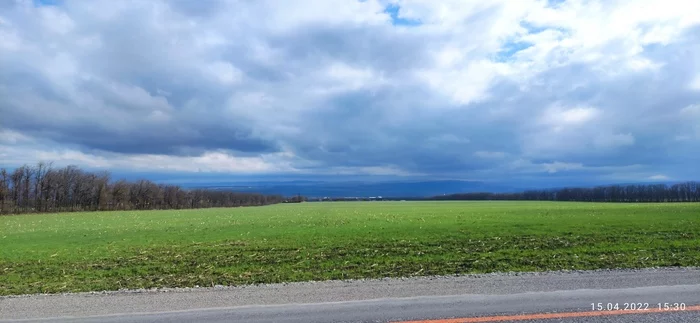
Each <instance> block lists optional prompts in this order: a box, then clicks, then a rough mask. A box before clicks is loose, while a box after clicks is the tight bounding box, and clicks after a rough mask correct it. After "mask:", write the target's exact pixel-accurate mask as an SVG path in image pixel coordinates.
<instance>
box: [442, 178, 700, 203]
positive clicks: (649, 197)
mask: <svg viewBox="0 0 700 323" xmlns="http://www.w3.org/2000/svg"><path fill="white" fill-rule="evenodd" d="M431 199H432V200H475V201H476V200H518V201H579V202H637V203H640V202H700V183H698V182H685V183H678V184H673V185H666V184H649V185H609V186H598V187H593V188H559V189H546V190H529V191H524V192H520V193H459V194H450V195H443V196H435V197H432V198H431Z"/></svg>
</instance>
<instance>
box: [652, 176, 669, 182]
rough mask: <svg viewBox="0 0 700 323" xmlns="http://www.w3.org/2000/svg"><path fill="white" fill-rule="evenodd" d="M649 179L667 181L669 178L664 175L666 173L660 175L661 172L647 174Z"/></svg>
mask: <svg viewBox="0 0 700 323" xmlns="http://www.w3.org/2000/svg"><path fill="white" fill-rule="evenodd" d="M649 179H650V180H652V181H667V180H669V179H670V178H669V177H668V176H666V175H661V174H659V175H652V176H649Z"/></svg>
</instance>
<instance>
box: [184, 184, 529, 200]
mask: <svg viewBox="0 0 700 323" xmlns="http://www.w3.org/2000/svg"><path fill="white" fill-rule="evenodd" d="M186 186H187V187H188V188H207V189H214V190H222V191H239V192H256V193H261V194H280V195H284V196H293V195H297V194H301V195H303V196H306V197H309V198H322V197H370V196H383V197H429V196H436V195H443V194H453V193H469V192H496V193H500V192H516V191H518V190H519V189H518V188H513V187H507V186H503V185H496V184H489V183H483V182H476V181H457V180H442V181H405V182H398V181H397V182H322V181H288V182H270V181H267V182H247V183H215V184H206V183H198V184H191V185H186Z"/></svg>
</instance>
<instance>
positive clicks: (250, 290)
mask: <svg viewBox="0 0 700 323" xmlns="http://www.w3.org/2000/svg"><path fill="white" fill-rule="evenodd" d="M677 285H700V268H697V267H694V268H651V269H633V270H627V269H626V270H594V271H557V272H534V273H495V274H482V275H463V276H431V277H411V278H387V279H368V280H348V281H323V282H300V283H283V284H265V285H248V286H236V287H224V286H216V287H208V288H172V289H171V288H162V289H153V290H122V291H108V292H90V293H75V294H52V295H45V294H40V295H19V296H4V297H0V320H9V319H38V318H49V317H82V316H95V315H112V314H129V313H153V312H169V311H182V310H193V309H212V308H230V307H238V306H261V305H279V304H312V303H329V302H348V301H361V300H372V299H388V298H410V297H423V296H449V295H506V294H519V293H528V292H553V291H565V290H581V289H595V290H599V289H621V288H638V287H652V286H677Z"/></svg>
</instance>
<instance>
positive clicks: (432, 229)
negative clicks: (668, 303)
mask: <svg viewBox="0 0 700 323" xmlns="http://www.w3.org/2000/svg"><path fill="white" fill-rule="evenodd" d="M698 265H700V204H689V203H688V204H671V203H668V204H598V203H556V202H347V203H342V202H336V203H302V204H281V205H272V206H265V207H250V208H232V209H202V210H179V211H178V210H175V211H126V212H94V213H62V214H30V215H18V216H6V217H0V295H11V294H27V293H58V292H78V291H91V290H116V289H120V288H152V287H192V286H196V285H199V286H212V285H218V284H221V285H239V284H252V283H274V282H284V281H304V280H326V279H348V278H370V277H372V278H374V277H396V276H413V275H435V274H456V273H485V272H495V271H544V270H561V269H597V268H639V267H656V266H698Z"/></svg>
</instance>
